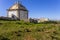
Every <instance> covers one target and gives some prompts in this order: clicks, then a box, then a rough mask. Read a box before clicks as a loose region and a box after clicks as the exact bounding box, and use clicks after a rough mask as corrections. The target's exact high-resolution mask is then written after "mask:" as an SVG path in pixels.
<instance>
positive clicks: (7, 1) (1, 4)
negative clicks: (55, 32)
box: [0, 0, 60, 20]
mask: <svg viewBox="0 0 60 40" xmlns="http://www.w3.org/2000/svg"><path fill="white" fill-rule="evenodd" d="M15 2H16V0H0V16H7V11H6V9H8V8H9V7H10V6H12V5H13V4H14V3H15ZM21 3H22V4H23V5H24V6H25V7H26V8H27V9H28V10H29V18H30V17H31V18H41V17H45V18H49V19H58V20H60V0H21Z"/></svg>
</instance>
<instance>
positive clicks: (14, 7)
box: [8, 2, 27, 11]
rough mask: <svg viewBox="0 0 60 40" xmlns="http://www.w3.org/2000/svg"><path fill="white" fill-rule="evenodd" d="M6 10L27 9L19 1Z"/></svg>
mask: <svg viewBox="0 0 60 40" xmlns="http://www.w3.org/2000/svg"><path fill="white" fill-rule="evenodd" d="M8 10H25V11H27V9H26V8H25V7H24V6H23V5H22V4H20V3H19V2H18V3H15V4H14V5H12V6H11V7H10V8H9V9H8Z"/></svg>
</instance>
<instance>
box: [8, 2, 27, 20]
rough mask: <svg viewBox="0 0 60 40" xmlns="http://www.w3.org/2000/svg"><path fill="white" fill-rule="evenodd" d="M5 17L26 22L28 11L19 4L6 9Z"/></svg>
mask: <svg viewBox="0 0 60 40" xmlns="http://www.w3.org/2000/svg"><path fill="white" fill-rule="evenodd" d="M7 17H9V18H13V19H15V20H24V21H26V20H28V10H27V9H26V8H25V7H24V6H23V5H22V4H21V3H19V2H17V3H15V4H14V5H12V6H11V7H10V8H9V9H7Z"/></svg>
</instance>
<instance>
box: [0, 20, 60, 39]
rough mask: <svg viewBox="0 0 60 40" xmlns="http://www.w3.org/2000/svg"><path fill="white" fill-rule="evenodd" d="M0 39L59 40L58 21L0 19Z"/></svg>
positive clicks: (59, 28) (59, 27)
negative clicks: (32, 21)
mask: <svg viewBox="0 0 60 40" xmlns="http://www.w3.org/2000/svg"><path fill="white" fill-rule="evenodd" d="M0 40H60V23H29V22H23V21H2V20H0Z"/></svg>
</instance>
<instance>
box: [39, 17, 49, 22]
mask: <svg viewBox="0 0 60 40" xmlns="http://www.w3.org/2000/svg"><path fill="white" fill-rule="evenodd" d="M45 21H49V19H48V18H40V19H38V23H40V22H45Z"/></svg>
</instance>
